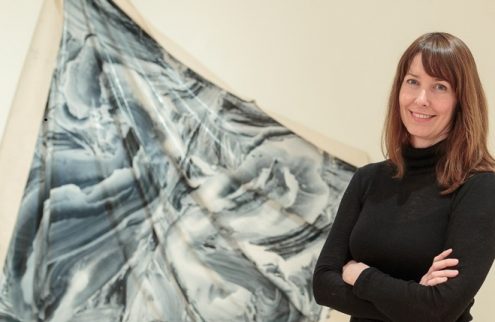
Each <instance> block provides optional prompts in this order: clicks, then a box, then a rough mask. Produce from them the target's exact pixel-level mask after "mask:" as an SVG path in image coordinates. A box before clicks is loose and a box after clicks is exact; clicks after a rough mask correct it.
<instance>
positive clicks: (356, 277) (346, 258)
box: [313, 33, 495, 322]
mask: <svg viewBox="0 0 495 322" xmlns="http://www.w3.org/2000/svg"><path fill="white" fill-rule="evenodd" d="M486 105H487V104H486V99H485V96H484V92H483V89H482V86H481V83H480V80H479V76H478V73H477V70H476V65H475V62H474V58H473V57H472V54H471V53H470V51H469V49H468V48H467V46H466V45H465V44H464V43H463V42H462V41H461V40H460V39H458V38H456V37H454V36H452V35H450V34H447V33H430V34H425V35H423V36H421V37H419V38H418V39H417V40H416V41H414V42H413V43H412V44H411V45H410V46H409V48H408V49H407V50H406V51H405V53H404V54H403V55H402V57H401V59H400V61H399V65H398V67H397V72H396V76H395V80H394V83H393V87H392V91H391V94H390V98H389V104H388V115H387V119H386V123H385V129H384V141H385V146H386V150H387V156H388V160H386V161H383V162H379V163H374V164H369V165H367V166H364V167H362V168H360V169H359V170H358V171H357V172H356V174H355V175H354V177H353V178H352V180H351V182H350V184H349V186H348V188H347V190H346V192H345V194H344V196H343V198H342V201H341V204H340V207H339V211H338V213H337V216H336V219H335V222H334V224H333V227H332V229H331V231H330V234H329V236H328V239H327V241H326V243H325V245H324V247H323V249H322V252H321V254H320V257H319V259H318V262H317V264H316V268H315V273H314V279H313V288H314V295H315V298H316V301H317V302H318V303H319V304H321V305H326V306H329V307H332V308H334V309H336V310H339V311H342V312H344V313H346V314H349V315H351V316H352V318H351V321H356V322H357V321H394V322H403V321H414V322H426V321H438V322H448V321H458V322H464V321H471V320H472V317H471V315H470V313H469V310H470V308H471V306H472V305H473V302H474V296H475V294H476V292H477V291H478V290H479V288H480V287H481V285H482V284H483V281H484V279H485V277H486V275H487V274H488V271H489V269H490V266H491V264H492V262H493V259H494V256H495V198H494V193H495V174H494V169H495V160H494V159H493V158H492V156H490V154H489V152H488V149H487V143H486V141H487V133H488V121H487V119H488V115H487V106H486Z"/></svg>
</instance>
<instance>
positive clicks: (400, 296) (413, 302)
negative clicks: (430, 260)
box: [353, 173, 495, 322]
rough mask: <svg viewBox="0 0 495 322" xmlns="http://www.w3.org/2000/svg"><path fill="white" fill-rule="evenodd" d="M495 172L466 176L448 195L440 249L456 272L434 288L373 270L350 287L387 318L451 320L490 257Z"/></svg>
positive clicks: (494, 252) (494, 243)
mask: <svg viewBox="0 0 495 322" xmlns="http://www.w3.org/2000/svg"><path fill="white" fill-rule="evenodd" d="M494 192H495V174H493V173H480V174H477V175H475V176H473V177H472V178H470V179H469V180H468V181H467V182H466V183H465V184H464V185H463V186H462V187H461V188H459V191H458V193H457V195H456V196H455V197H454V199H453V203H452V212H451V215H450V218H449V225H448V231H447V237H446V242H445V249H448V248H452V249H453V254H452V255H451V257H454V258H458V259H459V264H458V266H457V267H456V269H458V270H459V275H458V276H457V277H455V278H452V279H449V280H448V281H447V282H446V283H442V284H439V285H436V286H430V287H428V286H422V285H420V284H419V283H417V282H414V281H404V280H400V279H396V278H393V277H391V276H389V275H387V274H384V273H383V272H381V271H379V270H377V269H376V268H372V267H370V268H367V269H366V270H364V271H363V272H362V273H361V275H360V276H359V278H358V279H357V281H356V283H355V284H354V287H353V292H354V294H355V295H356V296H358V297H359V298H361V299H363V300H367V301H370V302H372V303H373V304H374V305H375V306H376V307H377V308H378V309H379V310H380V311H382V312H384V313H385V314H386V315H387V316H388V317H389V318H390V319H392V320H393V321H397V322H408V321H424V322H428V321H438V322H449V321H456V320H457V319H458V317H459V316H460V315H461V314H462V313H463V312H464V311H465V310H466V308H467V307H468V306H469V304H470V302H471V301H472V299H473V298H474V296H475V294H476V293H477V292H478V290H479V289H480V287H481V285H482V284H483V281H484V280H485V278H486V275H487V274H488V272H489V270H490V267H491V265H492V263H493V259H494V257H495V198H493V193H494Z"/></svg>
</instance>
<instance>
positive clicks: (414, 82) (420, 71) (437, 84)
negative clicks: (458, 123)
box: [399, 54, 457, 148]
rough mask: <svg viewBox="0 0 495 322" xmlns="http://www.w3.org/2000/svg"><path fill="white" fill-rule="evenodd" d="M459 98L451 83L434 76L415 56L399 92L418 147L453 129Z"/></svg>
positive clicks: (405, 121) (403, 116)
mask: <svg viewBox="0 0 495 322" xmlns="http://www.w3.org/2000/svg"><path fill="white" fill-rule="evenodd" d="M456 104H457V98H456V95H455V93H454V90H453V89H452V86H451V85H450V84H449V82H447V81H445V80H442V79H438V78H435V77H431V76H430V75H428V74H427V73H426V71H425V70H424V68H423V63H422V62H421V54H418V55H416V57H414V59H413V61H412V62H411V66H410V67H409V70H408V72H407V74H406V76H405V77H404V80H403V81H402V85H401V88H400V92H399V105H400V116H401V119H402V123H403V124H404V126H405V127H406V129H407V131H408V132H409V134H410V137H411V141H410V143H411V145H412V146H413V147H415V148H426V147H429V146H432V145H434V144H435V143H437V142H440V141H442V140H443V139H445V138H446V137H447V135H448V133H449V131H450V127H451V124H452V118H453V115H454V110H455V106H456Z"/></svg>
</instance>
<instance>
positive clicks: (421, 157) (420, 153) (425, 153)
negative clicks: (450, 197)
mask: <svg viewBox="0 0 495 322" xmlns="http://www.w3.org/2000/svg"><path fill="white" fill-rule="evenodd" d="M444 143H445V140H443V141H440V142H438V143H436V144H434V145H432V146H429V147H427V148H415V147H413V146H411V145H406V146H404V147H403V149H402V156H403V157H404V161H405V163H406V169H407V172H409V173H417V172H430V171H433V172H434V171H435V168H436V165H437V162H438V160H440V158H441V157H442V156H443V154H444V153H445V150H444V146H445V144H444Z"/></svg>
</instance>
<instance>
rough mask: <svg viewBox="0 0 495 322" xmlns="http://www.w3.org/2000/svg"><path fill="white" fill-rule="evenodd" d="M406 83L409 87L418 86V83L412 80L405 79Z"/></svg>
mask: <svg viewBox="0 0 495 322" xmlns="http://www.w3.org/2000/svg"><path fill="white" fill-rule="evenodd" d="M406 83H408V84H409V85H418V81H417V80H415V79H413V78H409V79H407V80H406Z"/></svg>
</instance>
